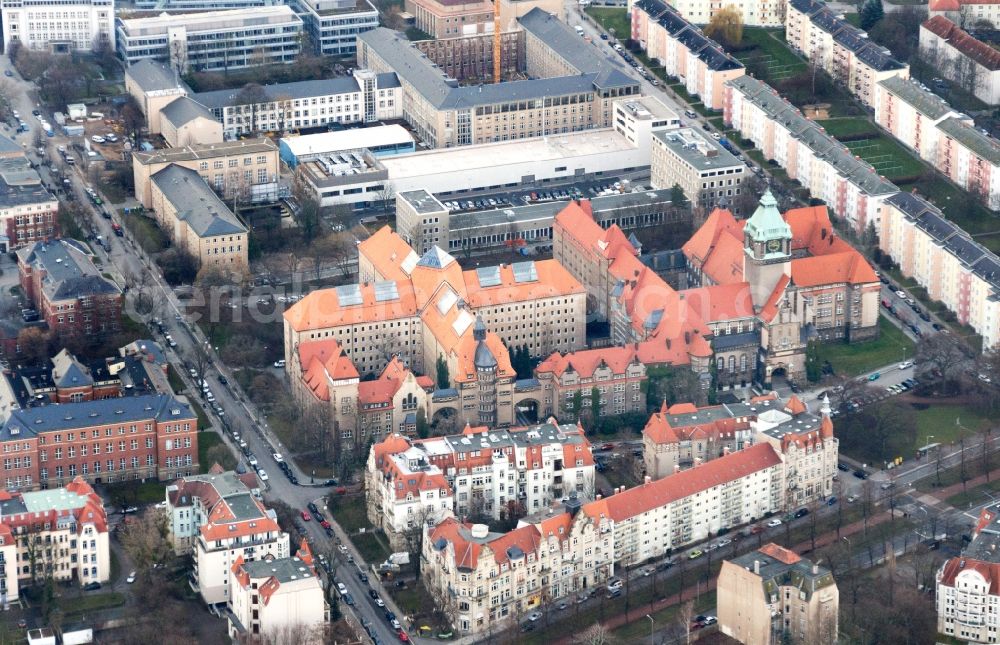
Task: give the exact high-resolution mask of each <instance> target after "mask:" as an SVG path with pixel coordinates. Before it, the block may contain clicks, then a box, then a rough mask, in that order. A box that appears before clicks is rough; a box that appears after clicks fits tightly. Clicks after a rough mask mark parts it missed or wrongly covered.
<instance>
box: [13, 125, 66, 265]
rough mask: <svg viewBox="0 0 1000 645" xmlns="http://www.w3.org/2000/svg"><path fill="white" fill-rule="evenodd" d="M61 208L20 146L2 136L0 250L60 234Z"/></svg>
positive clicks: (48, 238) (17, 247)
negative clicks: (58, 214) (58, 213)
mask: <svg viewBox="0 0 1000 645" xmlns="http://www.w3.org/2000/svg"><path fill="white" fill-rule="evenodd" d="M58 210H59V201H58V200H57V199H56V198H55V196H54V195H53V194H52V193H50V192H49V191H48V190H47V189H46V188H45V186H43V185H42V178H41V177H39V176H38V173H37V172H35V170H34V169H33V168H32V167H31V164H30V163H29V162H28V158H27V157H26V156H25V154H24V150H23V149H22V148H21V146H19V145H18V144H17V143H15V142H13V141H11V140H10V139H8V138H7V137H4V136H0V252H3V253H7V252H8V251H11V250H14V249H19V248H21V247H23V246H26V245H28V244H31V243H33V242H38V241H41V240H50V239H53V238H55V237H56V236H58V235H59V223H58V218H57V216H56V214H57V211H58Z"/></svg>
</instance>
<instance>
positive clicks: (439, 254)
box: [417, 246, 455, 269]
mask: <svg viewBox="0 0 1000 645" xmlns="http://www.w3.org/2000/svg"><path fill="white" fill-rule="evenodd" d="M454 261H455V258H453V257H452V256H451V255H449V254H448V252H447V251H445V250H443V249H442V248H440V247H438V246H432V247H431V248H429V249H428V250H427V252H426V253H424V255H423V257H421V258H420V260H418V261H417V266H420V267H430V268H432V269H443V268H445V267H446V266H448V265H449V264H451V263H452V262H454Z"/></svg>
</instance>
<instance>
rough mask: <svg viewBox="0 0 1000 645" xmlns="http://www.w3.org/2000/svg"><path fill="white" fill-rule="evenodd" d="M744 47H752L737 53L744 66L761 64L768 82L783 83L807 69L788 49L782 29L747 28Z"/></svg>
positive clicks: (744, 31) (803, 62)
mask: <svg viewBox="0 0 1000 645" xmlns="http://www.w3.org/2000/svg"><path fill="white" fill-rule="evenodd" d="M743 46H744V47H750V48H749V49H746V50H744V51H740V52H736V54H735V56H736V58H737V59H739V60H740V61H741V62H742V63H743V64H744V65H755V64H759V65H761V67H762V71H764V70H766V71H765V74H764V79H763V80H767V81H782V80H784V79H786V78H789V77H791V76H795V75H796V74H798V73H799V72H802V71H804V70H805V69H806V63H805V61H803V60H802V59H801V58H799V57H798V56H796V55H795V53H794V52H793V51H792V50H790V49H789V48H788V46H787V45H786V44H785V42H784V33H783V30H780V29H763V28H752V27H747V28H745V29H744V30H743Z"/></svg>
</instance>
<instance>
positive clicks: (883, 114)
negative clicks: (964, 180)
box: [872, 76, 968, 165]
mask: <svg viewBox="0 0 1000 645" xmlns="http://www.w3.org/2000/svg"><path fill="white" fill-rule="evenodd" d="M872 107H873V108H874V110H875V123H877V124H879V125H880V126H882V127H883V128H885V129H886V130H888V131H889V134H891V135H892V136H894V137H895V138H896V140H897V141H899V142H900V143H902V144H904V145H906V147H908V148H910V149H911V150H913V151H914V152H916V153H917V154H918V155H919V156H920V158H921V159H923V160H924V161H927V162H929V163H930V164H932V165H936V163H937V160H938V158H939V156H940V155H939V152H940V144H941V139H942V133H941V129H940V127H939V126H940V124H941V123H942V122H943V121H945V120H946V119H949V118H952V117H957V118H968V117H963V116H962V115H961V114H960V113H959V112H957V111H956V110H954V109H952V107H951V106H950V105H948V103H947V101H945V100H944V99H942V98H941V97H939V96H938V95H937V94H934V93H933V92H930V91H928V90H925V89H924V88H923V87H921V86H920V84H919V83H917V82H916V81H912V80H910V79H905V78H900V77H898V76H893V77H892V78H887V79H885V80H884V81H880V82H879V83H878V84H877V85H876V86H875V103H874V105H873V106H872Z"/></svg>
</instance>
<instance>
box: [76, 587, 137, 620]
mask: <svg viewBox="0 0 1000 645" xmlns="http://www.w3.org/2000/svg"><path fill="white" fill-rule="evenodd" d="M61 604H62V610H63V612H64V613H65V614H66V618H69V617H71V616H72V617H74V618H81V617H82V616H83V615H84V614H86V613H88V612H92V611H100V610H101V609H108V608H109V607H120V606H122V605H124V604H125V596H124V595H122V594H120V593H99V594H87V595H85V596H80V597H79V598H71V599H69V600H63V601H62V603H61Z"/></svg>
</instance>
